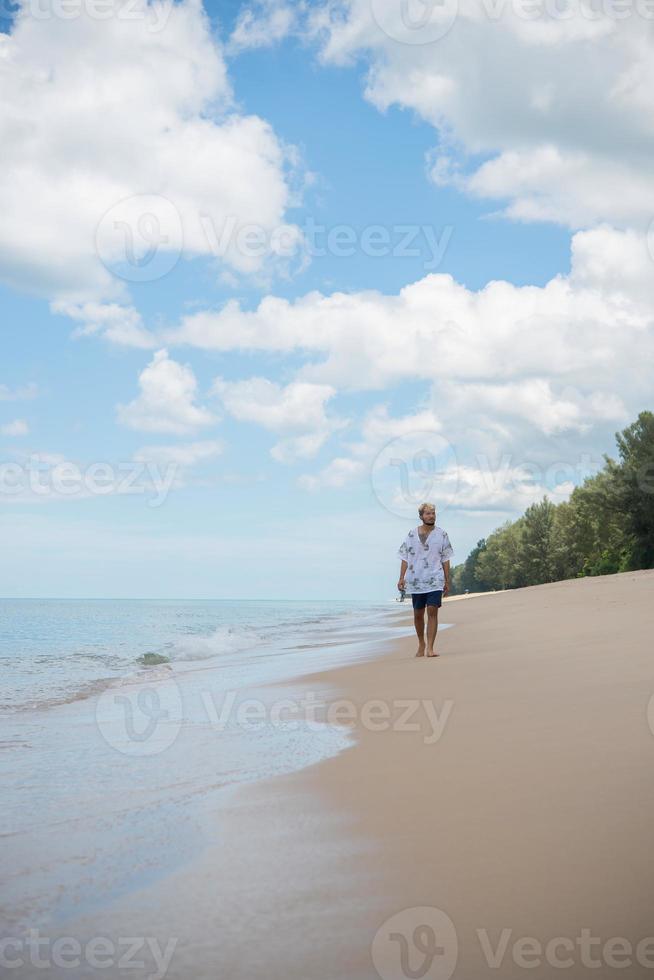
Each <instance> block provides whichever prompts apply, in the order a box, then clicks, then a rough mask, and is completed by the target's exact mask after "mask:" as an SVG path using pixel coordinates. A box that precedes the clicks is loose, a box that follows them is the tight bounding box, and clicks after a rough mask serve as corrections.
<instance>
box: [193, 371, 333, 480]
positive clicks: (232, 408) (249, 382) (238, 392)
mask: <svg viewBox="0 0 654 980" xmlns="http://www.w3.org/2000/svg"><path fill="white" fill-rule="evenodd" d="M212 390H213V393H214V394H215V395H216V396H218V397H219V398H220V399H221V401H222V404H223V405H224V407H225V409H226V410H227V411H228V412H229V413H230V415H232V416H233V417H234V418H236V419H239V420H241V421H246V422H256V423H257V424H258V425H261V426H263V427H264V428H266V429H269V430H271V431H272V432H277V433H284V434H288V435H287V437H286V438H285V439H283V440H282V441H281V442H279V443H277V445H275V446H273V448H272V449H271V455H272V456H273V458H274V459H277V460H278V461H279V462H285V463H286V462H293V461H294V460H295V459H298V458H304V457H309V456H315V454H316V453H317V452H318V450H319V449H320V448H321V446H323V445H324V443H325V442H326V440H327V439H328V438H329V436H330V435H331V434H332V432H335V431H336V430H338V429H340V428H343V426H344V425H346V424H347V423H346V421H345V420H343V419H338V418H334V417H330V416H328V415H327V414H326V411H325V405H326V403H327V402H328V401H329V400H330V399H331V398H333V397H334V395H335V394H336V389H335V388H333V387H332V386H331V385H325V384H312V383H308V382H302V381H292V382H290V384H287V385H285V386H283V385H279V384H276V383H275V382H274V381H270V380H269V379H267V378H248V379H246V380H243V381H224V380H223V379H222V378H216V380H215V382H214V385H213V389H212Z"/></svg>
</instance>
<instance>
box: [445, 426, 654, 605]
mask: <svg viewBox="0 0 654 980" xmlns="http://www.w3.org/2000/svg"><path fill="white" fill-rule="evenodd" d="M615 438H616V442H617V448H618V456H619V459H618V460H615V459H612V458H611V457H609V456H608V455H607V454H606V453H604V454H603V458H604V466H603V468H602V469H601V470H600V471H599V472H598V473H596V474H595V475H594V476H591V477H587V478H586V479H585V480H584V482H583V483H582V484H581V485H580V486H578V487H575V489H574V490H573V491H572V494H571V495H570V499H569V500H567V501H565V502H563V503H560V504H554V503H552V501H551V500H549V498H548V497H547V494H545V496H544V497H543V499H542V500H541V501H540V502H538V503H535V504H532V505H531V506H530V507H528V508H527V509H526V511H525V512H524V514H523V515H522V516H521V517H519V518H518V519H517V520H515V521H506V522H505V523H504V524H502V525H501V526H500V527H498V528H497V529H496V530H495V531H493V532H492V533H491V534H489V535H488V537H487V538H482V540H481V541H478V542H477V545H476V547H475V548H473V550H472V551H471V552H470V554H469V555H468V557H467V558H466V560H465V562H462V563H461V564H460V565H456V566H455V567H454V568H453V570H452V589H451V592H452V594H456V593H462V592H465V591H466V590H468V591H470V592H488V591H490V590H492V589H516V588H520V587H521V586H525V585H541V584H543V583H544V582H556V581H560V580H561V579H570V578H580V577H583V576H586V575H610V574H612V573H614V572H626V571H632V570H634V569H639V568H652V567H654V414H653V413H652V412H641V413H640V414H639V416H638V418H637V419H636V421H635V422H633V423H632V424H631V425H630V426H628V427H627V428H626V429H624V430H623V431H622V432H616V433H615Z"/></svg>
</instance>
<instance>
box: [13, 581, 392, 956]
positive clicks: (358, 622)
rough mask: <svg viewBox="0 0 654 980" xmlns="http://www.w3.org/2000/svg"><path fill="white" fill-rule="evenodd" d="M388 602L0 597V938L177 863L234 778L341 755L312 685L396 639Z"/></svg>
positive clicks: (59, 920) (343, 734)
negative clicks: (327, 672) (0, 883)
mask: <svg viewBox="0 0 654 980" xmlns="http://www.w3.org/2000/svg"><path fill="white" fill-rule="evenodd" d="M409 610H410V604H409V603H405V604H400V603H398V602H395V601H393V600H389V601H386V602H378V603H361V602H358V601H339V602H332V601H323V602H320V601H295V600H289V601H265V600H256V601H255V600H243V601H232V600H214V601H205V600H198V601H192V600H182V601H175V600H152V599H130V600H126V599H0V671H1V674H0V676H1V683H0V780H1V781H2V787H3V806H2V809H1V813H0V843H1V844H2V847H1V852H0V876H1V877H2V880H3V882H4V885H3V889H2V894H1V896H0V935H1V936H3V937H15V936H17V935H24V934H25V933H26V931H28V930H30V929H35V928H37V929H38V928H60V927H61V926H62V925H63V924H64V923H65V922H66V921H67V920H69V919H71V918H74V917H75V916H78V915H79V914H80V913H81V912H82V911H85V912H88V911H89V910H94V909H98V908H102V907H103V906H106V905H109V904H110V903H111V902H112V901H114V900H116V899H117V898H119V897H120V896H124V895H125V894H126V893H129V892H130V891H134V890H136V889H138V888H140V887H143V885H144V884H147V883H148V882H149V881H152V880H153V879H155V878H157V877H158V876H161V875H165V874H169V873H170V872H171V871H173V870H174V869H175V868H176V867H178V866H179V865H180V863H184V862H185V861H187V860H191V859H195V858H197V856H198V854H199V853H201V851H202V848H203V846H204V844H205V843H206V841H207V840H208V839H210V838H211V835H212V833H213V830H212V828H213V827H214V826H215V821H214V820H213V817H212V815H213V814H215V812H216V810H217V809H218V808H219V807H220V805H221V800H222V799H224V798H225V794H229V793H233V792H235V791H237V789H238V787H239V786H240V785H242V784H243V783H246V782H250V781H253V780H261V779H270V778H274V777H275V776H278V775H281V774H289V773H293V772H295V771H297V770H299V769H302V768H304V767H306V766H310V765H314V764H316V763H318V762H320V761H321V760H323V759H326V758H329V757H330V756H333V755H335V754H336V753H338V752H342V751H347V749H348V748H349V747H351V746H352V744H353V739H354V734H353V731H354V728H353V726H352V725H351V724H349V725H348V724H347V723H344V722H343V721H342V720H333V719H330V718H329V717H328V716H327V715H326V713H325V712H326V708H327V706H328V705H329V704H330V703H331V701H332V700H333V699H335V698H336V697H337V696H338V693H339V692H337V691H331V690H330V689H329V686H328V684H326V683H325V680H324V678H321V679H319V680H316V681H315V682H314V681H313V679H312V675H313V674H315V675H316V677H318V678H320V672H321V671H325V670H327V669H329V668H332V667H336V666H343V665H347V664H352V663H357V662H361V661H363V660H370V659H373V658H375V657H376V656H379V652H380V649H381V647H380V644H383V643H384V642H385V641H387V640H390V639H391V638H397V637H398V636H400V635H403V634H404V635H409V633H410V632H411V628H410V626H409V618H408V617H406V616H400V615H398V614H399V613H407V612H409Z"/></svg>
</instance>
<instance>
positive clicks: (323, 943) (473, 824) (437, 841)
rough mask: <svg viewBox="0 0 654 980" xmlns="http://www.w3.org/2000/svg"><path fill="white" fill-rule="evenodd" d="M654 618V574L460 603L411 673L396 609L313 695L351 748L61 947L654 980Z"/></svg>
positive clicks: (272, 978) (464, 976)
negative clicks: (381, 633)
mask: <svg viewBox="0 0 654 980" xmlns="http://www.w3.org/2000/svg"><path fill="white" fill-rule="evenodd" d="M653 609H654V571H647V572H633V573H625V574H622V575H613V576H606V577H602V578H593V579H583V580H576V581H570V582H562V583H553V584H551V585H545V586H538V587H530V588H526V589H520V590H515V591H508V592H498V593H495V594H494V595H490V596H489V595H485V596H483V597H467V598H466V599H465V600H464V601H451V602H446V603H445V604H444V606H443V608H442V610H441V613H440V619H441V621H442V622H447V623H452V624H454V625H453V628H451V629H447V630H443V631H442V632H439V635H438V638H437V649H438V651H439V653H440V656H439V657H438V658H434V659H426V658H423V659H416V658H415V657H414V656H413V654H414V649H415V640H414V639H413V638H412V639H407V638H406V629H407V627H408V626H409V625H410V622H411V618H410V608H409V609H407V608H406V607H402V609H401V612H399V613H398V616H399V618H398V623H400V624H401V626H402V629H401V630H399V632H401V633H402V634H404V635H403V636H402V638H400V639H398V640H396V641H393V642H391V643H389V644H387V645H385V646H384V647H383V648H380V649H379V651H378V653H377V654H376V655H375V657H374V659H371V660H370V661H368V662H359V663H356V664H354V665H352V666H347V667H341V668H338V669H335V670H330V671H326V672H321V673H312V674H311V675H310V676H308V677H304V678H303V680H302V685H303V687H302V689H303V690H306V688H307V686H308V687H309V688H311V689H313V690H315V691H316V692H320V695H321V697H322V698H324V699H325V700H326V702H327V704H328V705H329V704H331V703H333V702H335V701H337V700H339V699H345V700H346V701H347V702H348V703H349V705H350V707H349V709H348V710H349V711H350V719H351V720H350V721H349V722H348V724H349V725H350V726H353V727H354V729H355V734H356V742H355V744H354V745H353V746H352V747H350V748H347V749H345V750H344V751H343V752H341V753H340V754H339V755H337V756H335V757H334V758H330V759H327V760H324V761H322V762H320V763H319V764H317V765H314V766H311V767H309V768H307V769H304V770H302V771H300V772H296V773H293V774H291V775H288V776H278V777H274V778H271V779H266V780H264V781H261V782H258V783H253V784H251V785H248V786H244V787H236V788H235V789H234V790H233V792H230V793H228V794H226V795H225V797H224V798H223V800H222V803H221V806H220V808H218V809H216V810H215V812H213V813H212V814H209V815H208V819H207V820H206V821H205V822H204V824H203V826H202V828H199V830H198V832H201V833H202V835H203V838H204V839H203V841H202V850H201V853H200V855H199V856H198V857H197V858H195V859H194V860H193V861H191V862H189V863H187V864H185V865H184V866H182V867H181V868H179V870H177V871H175V872H173V873H172V874H169V875H167V876H166V877H165V878H163V879H161V880H158V881H155V882H153V883H152V882H151V883H149V884H148V885H147V886H144V887H143V888H142V889H140V890H139V891H137V892H135V893H131V894H130V895H128V896H125V897H124V898H123V899H119V900H117V901H114V902H112V904H111V906H109V907H104V908H99V909H94V910H87V911H85V910H80V914H79V915H78V916H75V917H72V918H71V919H70V920H69V922H67V923H63V924H61V923H60V924H59V925H58V927H57V930H56V931H55V930H52V935H69V936H75V937H77V939H78V941H80V942H82V943H84V942H86V941H88V939H89V938H91V937H93V936H97V935H102V936H105V937H112V939H113V940H114V941H117V938H118V937H121V936H122V937H126V936H133V937H153V938H156V939H157V941H158V942H159V943H160V944H161V946H162V947H165V945H166V943H167V942H168V941H169V940H170V939H171V938H173V939H174V940H176V945H175V949H174V952H173V954H172V959H171V961H170V965H169V967H168V969H167V973H166V975H167V976H168V977H170V978H179V980H182V978H184V980H204V978H207V980H209V978H211V980H216V978H221V980H222V978H225V980H227V978H229V980H259V978H261V980H263V978H266V980H276V978H279V980H282V978H283V980H314V978H315V980H374V978H377V977H380V976H381V977H382V980H386V978H388V980H391V978H393V980H401V978H403V977H408V976H413V977H416V976H419V977H427V978H432V980H447V978H449V977H450V976H453V977H455V978H456V980H480V978H485V977H489V978H490V977H495V978H497V977H501V978H505V977H506V978H516V977H524V976H525V975H528V976H531V977H537V978H541V977H542V978H545V977H547V978H551V977H552V976H553V975H554V976H558V975H561V974H562V975H564V976H568V977H573V978H575V980H576V978H578V977H585V976H589V977H591V976H592V977H601V978H604V977H612V976H614V975H615V974H616V973H617V974H619V975H620V976H622V977H629V978H632V977H649V976H654V940H652V941H651V942H649V943H648V937H652V936H654V917H653V916H652V909H653V908H654V846H653V845H654V734H653V731H652V728H654V707H653V708H651V709H650V712H649V720H648V706H649V702H650V698H651V697H652V695H653V694H654V650H653V647H652V635H653V628H652V627H653V625H654V613H653V612H652V610H653ZM288 687H289V685H288V682H285V684H284V692H285V693H286V694H287V693H288ZM299 690H300V687H298V691H299ZM373 701H374V702H381V706H380V705H379V704H377V705H376V706H374V705H371V702H373ZM324 710H325V708H324V707H323V709H321V711H322V712H324ZM317 717H319V718H320V717H324V714H322V713H319V714H318V716H317ZM650 722H651V726H650ZM411 726H413V728H411ZM422 907H427V910H426V911H425V910H424V909H423V910H422V911H421V908H422ZM416 910H417V911H416ZM430 910H431V911H430ZM394 916H397V917H398V918H396V919H394V920H393V921H390V922H389V920H390V919H391V918H392V917H394ZM385 923H386V924H385ZM423 925H426V926H427V928H426V929H423V930H422V931H420V927H421V926H423ZM430 925H431V926H432V927H433V929H434V932H433V934H432V933H430V932H429V926H430ZM416 929H418V931H416ZM584 930H585V931H584ZM375 937H376V938H375ZM402 937H404V939H402ZM432 938H434V939H435V946H436V947H437V948H436V950H435V951H434V950H432V951H431V952H430V949H431V945H433V944H432ZM416 943H417V944H418V946H421V948H423V949H425V950H426V952H424V953H421V952H420V951H419V949H418V948H416ZM548 944H549V945H548ZM639 944H640V945H639ZM403 947H404V950H403ZM403 954H404V959H403V958H402V957H403ZM493 955H495V957H496V959H495V961H493ZM140 958H141V959H146V961H147V962H148V963H149V965H148V966H147V967H134V968H132V967H130V965H129V964H128V963H126V964H125V965H124V966H123V967H122V968H121V969H120V971H116V972H112V971H107V970H98V971H97V973H94V972H93V971H92V970H86V971H85V972H80V973H79V974H77V975H84V976H95V975H98V976H105V977H106V976H108V975H110V976H120V977H131V976H139V977H142V976H145V975H151V973H152V971H153V967H152V961H151V959H150V958H149V957H144V956H143V954H142V953H141V954H140ZM493 963H495V964H496V965H493ZM564 964H565V965H564ZM592 964H595V965H594V966H593V965H592ZM618 967H620V968H618ZM41 972H42V971H41ZM75 974H76V971H74V970H71V969H68V968H66V969H63V968H62V969H61V970H57V969H51V970H50V971H49V973H48V975H49V976H52V977H60V976H61V977H64V976H68V977H70V976H73V975H75ZM13 975H14V976H22V975H25V976H26V975H28V974H27V973H25V974H23V972H22V971H14V972H13Z"/></svg>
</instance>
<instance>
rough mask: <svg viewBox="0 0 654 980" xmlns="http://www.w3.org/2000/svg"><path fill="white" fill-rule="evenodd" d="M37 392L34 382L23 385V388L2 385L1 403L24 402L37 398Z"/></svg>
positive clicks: (0, 391) (0, 386)
mask: <svg viewBox="0 0 654 980" xmlns="http://www.w3.org/2000/svg"><path fill="white" fill-rule="evenodd" d="M37 392H38V389H37V386H36V385H35V384H34V383H33V382H30V384H27V385H23V387H22V388H10V387H9V385H5V384H0V402H14V401H23V400H27V399H31V398H36V395H37Z"/></svg>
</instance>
